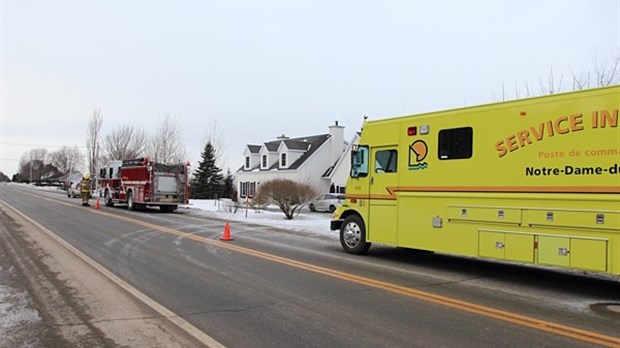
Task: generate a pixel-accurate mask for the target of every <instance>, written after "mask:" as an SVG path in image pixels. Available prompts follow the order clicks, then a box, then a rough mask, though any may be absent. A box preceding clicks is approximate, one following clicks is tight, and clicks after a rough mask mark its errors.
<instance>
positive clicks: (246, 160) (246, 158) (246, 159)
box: [245, 156, 250, 169]
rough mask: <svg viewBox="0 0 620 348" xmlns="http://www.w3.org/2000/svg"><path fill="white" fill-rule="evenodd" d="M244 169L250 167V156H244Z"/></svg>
mask: <svg viewBox="0 0 620 348" xmlns="http://www.w3.org/2000/svg"><path fill="white" fill-rule="evenodd" d="M245 169H250V156H246V157H245Z"/></svg>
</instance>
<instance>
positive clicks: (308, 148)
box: [240, 134, 330, 170]
mask: <svg viewBox="0 0 620 348" xmlns="http://www.w3.org/2000/svg"><path fill="white" fill-rule="evenodd" d="M329 137H330V135H329V134H319V135H311V136H306V137H299V138H291V139H278V140H274V141H268V142H265V143H263V145H264V146H265V147H267V151H269V152H277V151H278V147H280V144H281V143H282V142H284V143H285V144H286V147H288V148H289V149H290V150H302V151H305V152H304V154H303V155H301V157H299V158H298V159H297V160H296V161H295V162H294V163H291V165H290V166H289V167H288V168H286V169H283V170H288V169H297V168H299V167H300V166H301V165H302V164H303V163H304V162H305V161H306V160H307V159H308V158H309V157H310V156H312V154H313V153H314V152H316V150H317V149H318V148H319V147H321V145H323V143H325V141H327V139H329ZM247 147H248V149H250V152H251V153H258V152H260V148H261V146H258V145H247ZM256 148H258V149H256ZM255 151H256V152H255ZM257 167H260V165H259V166H257ZM257 167H255V168H252V169H256V168H257ZM278 167H279V161H276V163H274V164H273V165H271V166H270V168H268V169H263V170H272V169H277V168H278ZM244 169H245V168H244V167H243V166H242V167H241V168H240V170H244ZM245 170H248V169H245Z"/></svg>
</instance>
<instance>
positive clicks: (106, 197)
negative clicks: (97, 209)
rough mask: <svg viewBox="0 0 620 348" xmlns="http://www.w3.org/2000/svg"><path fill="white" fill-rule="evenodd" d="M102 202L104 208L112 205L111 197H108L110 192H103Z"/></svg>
mask: <svg viewBox="0 0 620 348" xmlns="http://www.w3.org/2000/svg"><path fill="white" fill-rule="evenodd" d="M103 201H104V202H105V205H106V207H111V206H113V205H114V201H113V200H112V197H110V190H105V194H104V195H103Z"/></svg>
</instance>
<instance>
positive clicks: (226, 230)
mask: <svg viewBox="0 0 620 348" xmlns="http://www.w3.org/2000/svg"><path fill="white" fill-rule="evenodd" d="M220 240H223V241H226V242H228V241H231V240H235V239H234V238H233V237H231V236H230V224H229V223H228V222H227V223H226V225H224V234H222V236H221V237H220Z"/></svg>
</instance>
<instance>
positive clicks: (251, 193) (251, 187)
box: [248, 182, 256, 198]
mask: <svg viewBox="0 0 620 348" xmlns="http://www.w3.org/2000/svg"><path fill="white" fill-rule="evenodd" d="M255 194H256V183H255V182H249V183H248V196H249V197H250V198H254V195H255Z"/></svg>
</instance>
